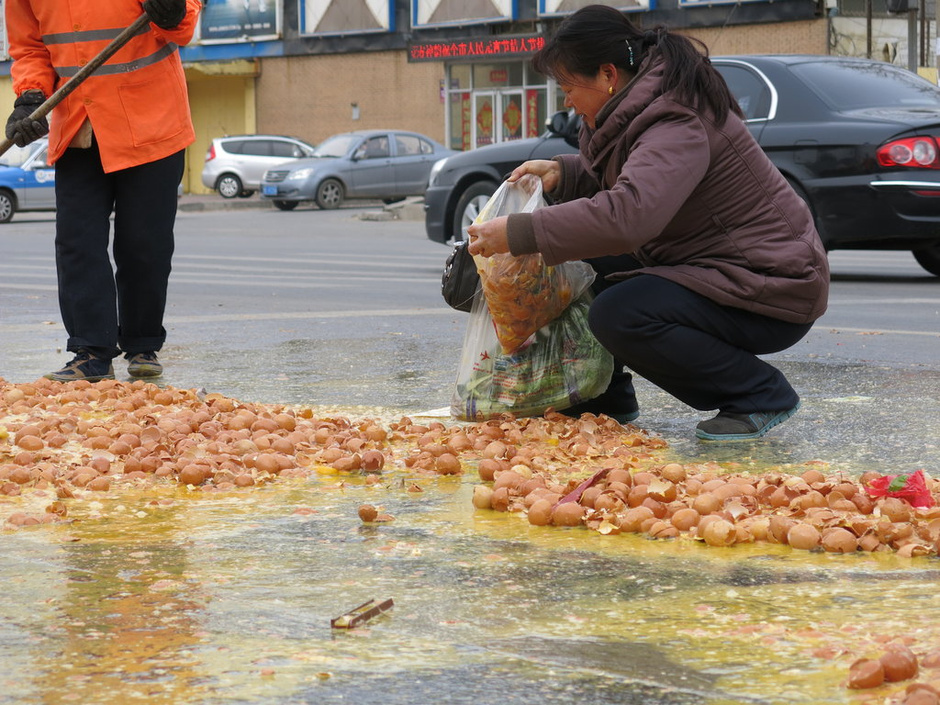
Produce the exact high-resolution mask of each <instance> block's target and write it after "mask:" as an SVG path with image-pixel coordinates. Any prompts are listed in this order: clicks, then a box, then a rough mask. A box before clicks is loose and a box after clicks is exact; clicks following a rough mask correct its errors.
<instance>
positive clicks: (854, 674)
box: [846, 658, 885, 689]
mask: <svg viewBox="0 0 940 705" xmlns="http://www.w3.org/2000/svg"><path fill="white" fill-rule="evenodd" d="M884 681H885V671H884V666H883V665H882V664H881V661H880V660H878V659H864V658H863V659H859V660H858V661H856V662H855V663H853V664H852V665H851V666H849V681H848V683H847V684H846V687H848V688H852V689H864V688H877V687H878V686H879V685H881V684H882V683H884Z"/></svg>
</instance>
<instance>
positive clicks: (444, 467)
mask: <svg viewBox="0 0 940 705" xmlns="http://www.w3.org/2000/svg"><path fill="white" fill-rule="evenodd" d="M434 469H435V470H437V472H439V473H440V474H441V475H459V474H460V472H461V466H460V460H458V459H457V456H456V455H454V454H453V453H441V454H440V455H439V456H437V460H436V461H435V463H434Z"/></svg>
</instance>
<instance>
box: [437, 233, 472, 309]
mask: <svg viewBox="0 0 940 705" xmlns="http://www.w3.org/2000/svg"><path fill="white" fill-rule="evenodd" d="M479 289H480V275H479V273H478V272H477V266H476V263H474V261H473V255H471V254H470V253H469V252H468V251H467V241H466V240H461V241H460V242H458V243H456V244H455V245H454V250H453V252H451V253H450V255H449V256H448V257H447V260H446V261H445V262H444V274H443V276H442V277H441V295H442V296H443V297H444V301H446V302H447V304H448V305H449V306H450V307H451V308H453V309H456V310H458V311H464V312H466V313H469V312H470V309H471V308H472V307H473V297H474V296H475V295H476V293H477V291H478V290H479Z"/></svg>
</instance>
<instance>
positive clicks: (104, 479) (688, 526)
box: [0, 379, 940, 705]
mask: <svg viewBox="0 0 940 705" xmlns="http://www.w3.org/2000/svg"><path fill="white" fill-rule="evenodd" d="M665 448H666V443H665V441H663V440H662V439H661V438H658V437H656V436H653V435H650V434H649V433H647V432H645V431H643V430H641V429H638V428H636V427H634V426H622V425H620V424H619V423H617V422H616V421H614V420H612V419H609V418H607V417H604V416H601V417H595V416H592V415H590V414H586V415H584V416H582V418H581V419H577V420H576V419H570V418H568V417H565V416H563V415H561V414H556V413H547V414H546V415H545V416H544V417H541V418H522V419H517V418H513V417H511V416H507V417H503V418H496V419H490V420H486V421H481V422H479V423H470V424H454V425H446V424H443V423H440V422H430V423H416V422H415V421H413V420H412V419H410V418H408V417H403V418H401V419H400V420H399V421H397V422H392V423H384V422H382V421H380V420H378V419H363V420H358V421H357V420H352V419H349V418H346V417H344V416H338V415H337V416H323V417H319V416H317V415H316V414H315V413H314V411H313V410H312V409H310V408H308V407H289V406H285V405H265V404H257V403H247V402H241V401H237V400H234V399H231V398H228V397H225V396H223V395H219V394H204V393H200V392H197V391H195V390H184V389H175V388H172V387H164V388H161V387H157V386H156V385H153V384H150V383H145V382H142V381H135V382H131V383H127V382H119V381H114V380H111V381H103V382H98V383H96V384H90V383H87V382H70V383H60V382H54V381H51V380H45V379H40V380H37V381H36V382H33V383H28V384H11V383H7V382H5V381H3V380H2V379H0V521H2V525H3V527H4V528H5V529H15V528H19V527H23V526H30V525H35V524H42V523H52V522H61V521H68V513H69V503H70V502H72V501H81V500H82V499H86V498H90V497H94V496H100V493H109V492H111V493H113V492H119V491H120V489H121V488H122V487H124V486H140V485H145V484H146V483H167V484H172V483H176V484H178V485H181V486H186V487H188V488H189V489H191V490H193V491H199V492H226V491H228V492H235V491H242V492H244V491H249V490H250V488H252V487H254V486H257V485H263V484H265V483H270V482H274V481H277V480H278V479H279V478H287V477H294V478H297V477H306V476H310V475H313V474H336V475H339V476H340V477H346V478H349V479H350V480H351V479H352V478H354V477H356V478H359V479H360V480H361V481H363V482H366V483H368V484H378V483H381V482H382V478H383V475H384V476H388V474H389V473H399V474H402V475H409V476H411V477H413V478H420V477H433V476H439V475H459V474H462V473H464V472H465V471H468V470H469V471H471V472H476V473H477V474H478V475H479V478H480V480H481V482H482V484H478V485H476V486H475V487H474V492H473V504H474V506H475V507H477V508H479V509H489V510H496V511H503V512H515V513H518V514H519V515H520V516H524V517H525V518H526V519H527V520H528V522H529V523H530V524H533V525H537V526H545V525H554V526H584V527H586V528H588V529H591V530H594V531H597V532H599V533H602V534H607V535H612V534H618V533H637V534H642V535H645V536H648V537H649V538H653V539H688V540H695V541H699V542H701V543H703V544H705V545H708V546H719V547H728V546H733V545H734V544H737V543H743V542H760V541H766V542H771V543H777V544H786V545H789V546H790V547H792V548H794V549H798V550H811V551H827V552H831V553H849V552H856V551H885V552H896V553H897V554H898V555H900V556H907V557H917V556H936V555H938V548H940V507H936V506H931V507H926V508H916V507H913V506H912V505H911V504H910V503H908V502H907V501H905V500H904V499H900V498H898V497H877V498H873V497H872V496H871V494H870V485H869V483H870V482H872V481H873V480H875V479H877V478H880V477H881V475H879V474H878V473H866V474H864V475H862V476H861V477H858V478H851V477H846V476H827V475H826V474H825V473H824V472H823V471H822V470H821V469H820V467H822V468H824V467H825V466H824V465H822V464H821V463H810V464H808V465H807V466H804V467H803V468H800V470H802V472H799V473H796V472H782V471H773V472H766V473H763V474H750V473H739V472H730V471H727V470H726V469H723V468H722V467H720V466H718V465H717V464H713V463H705V464H700V463H696V464H681V463H676V462H668V463H664V462H663V461H662V458H661V453H660V451H662V450H664V449H665ZM924 482H925V487H926V490H927V491H928V492H929V493H930V495H931V497H932V498H933V499H936V497H937V496H938V494H940V483H938V482H937V481H935V480H933V479H932V478H929V477H926V478H924ZM414 486H415V487H417V485H414ZM26 495H31V496H32V497H33V498H34V499H35V498H37V497H38V498H43V497H46V498H48V501H47V502H38V503H37V502H35V501H33V502H31V503H30V504H31V506H32V507H37V506H41V507H42V509H41V510H35V509H34V510H32V511H29V510H25V511H24V508H25V505H18V503H17V500H18V499H20V498H22V497H24V496H26ZM373 509H374V508H372V507H368V506H363V507H360V511H359V515H360V518H361V519H362V520H363V521H369V522H372V521H390V520H392V517H390V516H388V515H385V514H382V513H379V512H376V511H373ZM921 659H922V661H921V665H924V666H925V667H926V666H931V667H932V666H934V665H937V664H934V663H933V660H936V661H937V662H938V664H940V653H938V654H933V653H927V654H922V656H921ZM899 663H900V664H901V665H900V666H899V665H898V664H899ZM917 674H918V657H917V656H916V655H915V654H914V653H913V652H911V651H910V649H909V648H908V647H907V646H904V645H895V646H893V647H892V648H888V649H887V650H886V651H885V653H884V654H883V655H882V656H881V657H880V658H877V659H864V660H861V661H859V662H856V663H855V664H853V665H852V668H851V673H850V675H849V678H848V680H847V681H846V685H847V687H849V688H870V687H876V686H877V685H880V684H881V683H884V682H895V681H903V680H908V679H911V678H913V677H915V676H916V675H917ZM938 692H940V683H933V682H927V683H914V684H913V685H911V686H909V688H908V689H907V691H905V693H904V695H903V696H902V698H903V699H902V700H899V701H898V702H903V703H906V704H907V705H929V704H938V705H940V696H938V694H937V693H938Z"/></svg>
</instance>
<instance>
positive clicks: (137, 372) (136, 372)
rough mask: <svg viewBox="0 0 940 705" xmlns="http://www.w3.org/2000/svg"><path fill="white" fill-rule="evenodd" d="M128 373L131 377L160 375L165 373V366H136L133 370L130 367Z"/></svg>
mask: <svg viewBox="0 0 940 705" xmlns="http://www.w3.org/2000/svg"><path fill="white" fill-rule="evenodd" d="M127 374H129V375H130V376H131V377H159V376H160V375H162V374H163V368H162V367H161V368H160V369H156V368H153V367H150V368H144V369H140V368H136V369H133V370H132V369H130V368H128V370H127Z"/></svg>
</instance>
